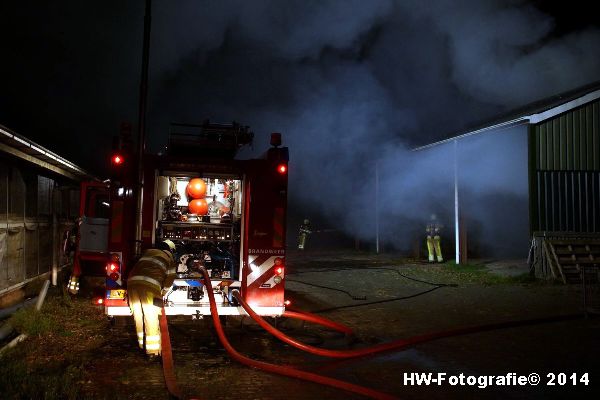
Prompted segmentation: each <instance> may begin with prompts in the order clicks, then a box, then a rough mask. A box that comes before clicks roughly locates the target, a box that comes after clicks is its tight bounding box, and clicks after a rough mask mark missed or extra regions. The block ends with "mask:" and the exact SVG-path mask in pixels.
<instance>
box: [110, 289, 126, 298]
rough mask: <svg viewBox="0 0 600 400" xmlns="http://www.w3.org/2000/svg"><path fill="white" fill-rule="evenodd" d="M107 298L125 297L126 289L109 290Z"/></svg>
mask: <svg viewBox="0 0 600 400" xmlns="http://www.w3.org/2000/svg"><path fill="white" fill-rule="evenodd" d="M107 298H109V299H124V298H125V290H109V291H108V297H107Z"/></svg>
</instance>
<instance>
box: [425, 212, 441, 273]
mask: <svg viewBox="0 0 600 400" xmlns="http://www.w3.org/2000/svg"><path fill="white" fill-rule="evenodd" d="M442 228H443V226H442V225H441V224H440V223H439V222H438V220H437V216H436V215H435V214H431V217H430V219H429V223H428V224H427V227H426V228H425V231H426V232H427V251H428V253H429V262H434V261H435V256H437V261H438V262H443V261H444V257H442V247H441V245H440V232H441V230H442ZM434 251H435V254H434Z"/></svg>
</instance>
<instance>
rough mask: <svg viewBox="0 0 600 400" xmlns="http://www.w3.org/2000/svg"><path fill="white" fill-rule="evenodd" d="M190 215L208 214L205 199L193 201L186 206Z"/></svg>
mask: <svg viewBox="0 0 600 400" xmlns="http://www.w3.org/2000/svg"><path fill="white" fill-rule="evenodd" d="M188 209H189V210H190V213H192V214H197V215H206V213H207V212H208V203H207V202H206V200H205V199H194V200H192V201H190V203H189V204H188Z"/></svg>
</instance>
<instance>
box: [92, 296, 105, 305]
mask: <svg viewBox="0 0 600 400" xmlns="http://www.w3.org/2000/svg"><path fill="white" fill-rule="evenodd" d="M92 304H93V305H96V306H101V305H102V304H104V299H103V298H102V297H94V298H93V299H92Z"/></svg>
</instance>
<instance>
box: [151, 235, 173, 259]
mask: <svg viewBox="0 0 600 400" xmlns="http://www.w3.org/2000/svg"><path fill="white" fill-rule="evenodd" d="M156 247H157V248H158V249H159V250H163V251H168V252H169V253H171V254H172V255H173V257H175V251H176V246H175V243H173V242H172V241H171V240H169V239H165V240H163V241H162V242H160V243H159V244H158V246H156Z"/></svg>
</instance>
